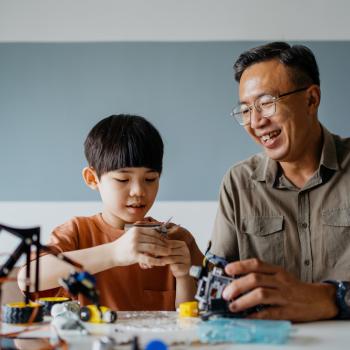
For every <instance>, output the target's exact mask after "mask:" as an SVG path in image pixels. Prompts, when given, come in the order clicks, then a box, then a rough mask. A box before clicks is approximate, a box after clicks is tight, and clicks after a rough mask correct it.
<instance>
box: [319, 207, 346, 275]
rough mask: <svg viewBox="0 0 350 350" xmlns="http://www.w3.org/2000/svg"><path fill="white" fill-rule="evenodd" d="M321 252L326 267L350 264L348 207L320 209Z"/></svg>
mask: <svg viewBox="0 0 350 350" xmlns="http://www.w3.org/2000/svg"><path fill="white" fill-rule="evenodd" d="M322 234H323V237H322V238H323V240H322V254H323V256H324V261H325V263H326V264H327V266H328V267H334V266H335V265H337V267H339V268H341V266H344V268H345V267H346V268H349V266H350V208H347V207H345V208H333V209H325V210H323V211H322Z"/></svg>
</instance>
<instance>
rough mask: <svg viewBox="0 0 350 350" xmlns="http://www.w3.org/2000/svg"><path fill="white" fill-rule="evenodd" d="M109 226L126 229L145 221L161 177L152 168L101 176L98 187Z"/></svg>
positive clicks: (134, 169) (126, 170)
mask: <svg viewBox="0 0 350 350" xmlns="http://www.w3.org/2000/svg"><path fill="white" fill-rule="evenodd" d="M97 187H98V190H99V192H100V195H101V199H102V202H103V214H104V216H105V217H107V218H108V222H109V223H112V224H113V225H114V226H120V227H121V228H123V226H124V224H125V223H133V222H135V221H140V220H142V219H143V218H144V217H145V215H146V213H147V212H148V211H149V209H150V208H151V206H152V204H153V202H154V200H155V198H156V195H157V192H158V187H159V173H158V172H157V171H154V170H152V169H149V168H142V167H140V168H122V169H118V170H115V171H110V172H108V173H105V174H103V175H102V176H101V179H100V180H99V182H98V184H97Z"/></svg>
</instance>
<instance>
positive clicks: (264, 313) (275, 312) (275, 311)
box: [248, 306, 287, 320]
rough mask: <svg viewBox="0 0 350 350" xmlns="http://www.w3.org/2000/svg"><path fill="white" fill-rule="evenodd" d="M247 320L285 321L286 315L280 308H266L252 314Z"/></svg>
mask: <svg viewBox="0 0 350 350" xmlns="http://www.w3.org/2000/svg"><path fill="white" fill-rule="evenodd" d="M248 318H255V319H261V320H286V319H287V318H286V314H285V311H284V309H283V307H281V306H268V307H266V308H265V309H263V310H261V311H259V312H254V313H252V314H250V315H249V316H248Z"/></svg>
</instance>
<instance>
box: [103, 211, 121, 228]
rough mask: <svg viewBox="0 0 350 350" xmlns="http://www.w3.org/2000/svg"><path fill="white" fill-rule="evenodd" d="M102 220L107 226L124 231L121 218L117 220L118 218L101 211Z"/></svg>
mask: <svg viewBox="0 0 350 350" xmlns="http://www.w3.org/2000/svg"><path fill="white" fill-rule="evenodd" d="M102 219H103V221H104V222H105V223H106V224H108V225H110V226H112V227H114V228H116V229H119V230H124V226H125V222H124V221H123V220H122V219H121V218H119V217H118V216H114V215H112V214H110V213H108V212H105V211H103V212H102Z"/></svg>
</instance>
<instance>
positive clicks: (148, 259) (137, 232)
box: [113, 227, 171, 267]
mask: <svg viewBox="0 0 350 350" xmlns="http://www.w3.org/2000/svg"><path fill="white" fill-rule="evenodd" d="M113 244H114V254H115V265H116V266H125V265H132V264H136V263H139V264H140V266H144V267H152V266H164V265H165V263H164V261H163V260H162V257H164V256H168V255H169V254H170V252H171V249H170V247H169V246H168V243H167V240H166V239H164V238H163V237H162V235H161V234H160V233H159V232H157V231H156V230H154V229H151V228H144V227H132V228H131V229H129V230H127V231H126V232H125V233H124V234H123V235H122V236H121V237H120V238H118V239H117V240H115V241H114V242H113Z"/></svg>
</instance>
